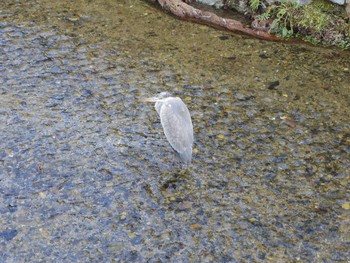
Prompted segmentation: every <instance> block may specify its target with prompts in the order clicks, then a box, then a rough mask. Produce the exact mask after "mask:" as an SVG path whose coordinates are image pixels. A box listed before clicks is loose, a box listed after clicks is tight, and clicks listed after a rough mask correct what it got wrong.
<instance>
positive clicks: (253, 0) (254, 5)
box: [249, 0, 260, 12]
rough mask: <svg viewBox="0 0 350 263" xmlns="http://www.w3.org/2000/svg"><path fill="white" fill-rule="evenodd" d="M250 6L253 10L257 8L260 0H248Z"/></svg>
mask: <svg viewBox="0 0 350 263" xmlns="http://www.w3.org/2000/svg"><path fill="white" fill-rule="evenodd" d="M249 3H250V8H251V9H252V10H253V11H254V12H255V11H257V10H258V8H259V5H260V0H250V1H249Z"/></svg>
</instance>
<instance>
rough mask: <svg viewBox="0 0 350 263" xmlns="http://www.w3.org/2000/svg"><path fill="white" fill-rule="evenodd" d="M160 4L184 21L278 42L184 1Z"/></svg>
mask: <svg viewBox="0 0 350 263" xmlns="http://www.w3.org/2000/svg"><path fill="white" fill-rule="evenodd" d="M157 1H158V3H159V4H160V5H161V6H162V7H163V8H164V9H166V10H168V11H169V12H171V13H172V14H174V15H175V16H178V17H180V18H181V19H184V20H191V21H194V22H197V23H201V24H206V25H210V26H214V27H220V28H223V29H226V30H229V31H233V32H240V33H244V34H246V35H249V36H253V37H256V38H260V39H266V40H272V41H277V40H279V39H278V38H277V37H276V36H274V35H271V34H269V33H267V32H265V31H259V30H253V29H251V28H248V27H245V26H244V25H243V24H242V23H241V22H239V21H237V20H233V19H227V18H222V17H219V16H217V15H216V14H214V13H212V12H208V11H203V10H200V9H197V8H194V7H192V6H190V5H188V4H186V3H184V2H182V0H157Z"/></svg>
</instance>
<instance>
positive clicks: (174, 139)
mask: <svg viewBox="0 0 350 263" xmlns="http://www.w3.org/2000/svg"><path fill="white" fill-rule="evenodd" d="M159 116H160V121H161V123H162V126H163V130H164V134H165V136H166V138H167V139H168V141H169V143H170V145H171V146H172V147H173V148H174V150H175V151H176V152H178V154H179V155H180V157H181V159H182V160H183V161H184V162H187V163H189V162H190V161H191V158H192V143H193V126H192V121H191V116H190V112H189V111H188V109H187V107H186V105H185V104H184V103H183V101H182V100H181V99H180V98H168V99H166V100H165V101H164V102H163V104H162V106H161V108H160V112H159Z"/></svg>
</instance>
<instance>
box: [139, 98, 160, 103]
mask: <svg viewBox="0 0 350 263" xmlns="http://www.w3.org/2000/svg"><path fill="white" fill-rule="evenodd" d="M157 100H159V98H157V97H150V98H143V99H139V102H156V101H157Z"/></svg>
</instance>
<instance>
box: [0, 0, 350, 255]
mask: <svg viewBox="0 0 350 263" xmlns="http://www.w3.org/2000/svg"><path fill="white" fill-rule="evenodd" d="M0 36H1V37H0V262H349V260H350V257H349V240H350V234H349V228H350V224H349V208H350V207H349V206H350V204H349V202H350V200H349V183H350V182H349V170H350V165H349V163H350V162H349V154H350V117H349V111H350V96H349V94H350V93H349V92H350V77H349V76H350V53H349V52H343V51H340V50H334V49H324V48H319V47H312V46H310V45H307V44H303V43H272V42H266V41H262V40H257V39H252V38H249V37H246V36H241V35H236V34H231V33H228V32H223V31H218V30H215V29H212V28H208V27H206V26H202V25H196V24H191V23H188V22H182V21H179V20H177V19H175V18H174V17H171V16H169V15H166V14H165V13H163V12H162V11H161V10H159V9H157V8H156V7H155V6H153V5H150V4H149V3H147V2H140V1H137V0H128V1H124V0H118V1H117V0H77V1H67V0H61V1H47V0H46V1H44V0H29V1H26V0H19V1H15V0H5V1H2V2H1V5H0ZM161 91H168V92H171V93H172V94H173V95H175V96H179V97H181V98H182V99H183V100H184V101H185V103H186V104H187V105H188V107H189V109H190V112H191V114H192V119H193V125H194V134H195V135H194V136H195V143H194V154H193V161H192V164H191V165H190V166H189V167H187V168H186V167H184V166H183V165H182V164H181V163H180V161H179V159H178V158H177V156H176V155H175V153H174V152H173V151H172V149H171V147H170V146H169V144H168V142H167V140H166V138H165V136H164V134H163V131H162V127H161V124H160V121H159V118H158V116H157V113H156V111H155V109H154V107H153V105H151V104H144V103H140V102H139V99H141V98H144V97H147V96H152V95H154V94H156V93H158V92H161Z"/></svg>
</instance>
